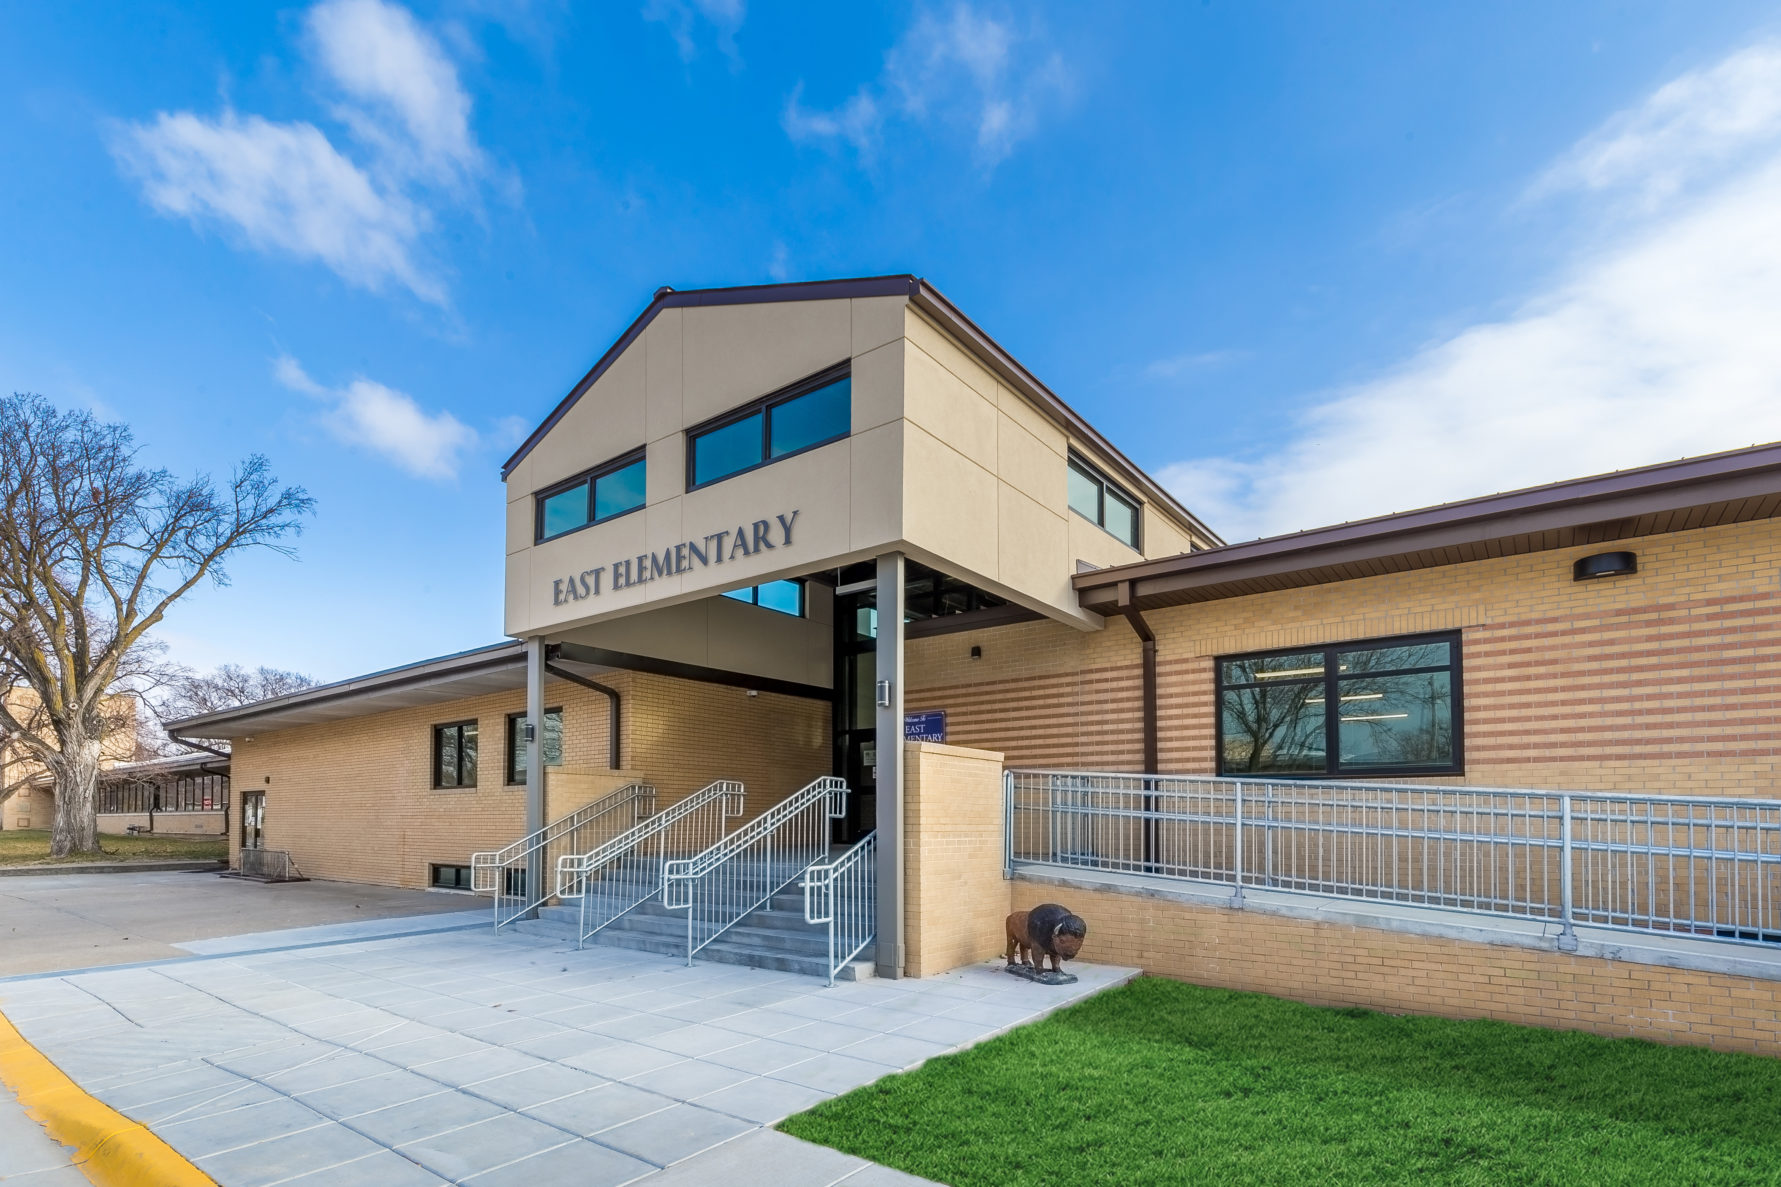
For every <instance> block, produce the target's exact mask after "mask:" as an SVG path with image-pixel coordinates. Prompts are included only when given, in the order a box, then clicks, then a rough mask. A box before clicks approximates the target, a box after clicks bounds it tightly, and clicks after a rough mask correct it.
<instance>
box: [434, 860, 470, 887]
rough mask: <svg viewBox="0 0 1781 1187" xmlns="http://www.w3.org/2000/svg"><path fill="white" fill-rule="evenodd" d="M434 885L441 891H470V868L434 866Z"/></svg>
mask: <svg viewBox="0 0 1781 1187" xmlns="http://www.w3.org/2000/svg"><path fill="white" fill-rule="evenodd" d="M432 870H433V885H434V886H437V887H438V888H439V889H441V890H469V889H470V867H469V866H434V867H432Z"/></svg>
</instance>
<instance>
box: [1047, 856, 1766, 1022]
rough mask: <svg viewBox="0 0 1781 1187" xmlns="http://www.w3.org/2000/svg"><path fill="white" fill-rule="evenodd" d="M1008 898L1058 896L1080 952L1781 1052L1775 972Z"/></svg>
mask: <svg viewBox="0 0 1781 1187" xmlns="http://www.w3.org/2000/svg"><path fill="white" fill-rule="evenodd" d="M1012 887H1013V902H1014V908H1015V909H1016V910H1030V909H1031V908H1033V907H1035V906H1037V905H1038V904H1040V903H1043V902H1061V903H1063V904H1065V905H1066V906H1068V907H1069V908H1070V909H1071V910H1072V911H1075V912H1076V913H1077V914H1078V915H1081V916H1082V917H1083V919H1084V920H1085V921H1087V923H1088V942H1087V943H1086V944H1085V945H1084V946H1083V949H1082V959H1084V960H1092V961H1094V962H1096V963H1097V964H1117V965H1128V966H1137V967H1140V968H1143V969H1144V970H1145V971H1146V972H1150V973H1156V974H1159V975H1161V976H1165V977H1174V978H1177V979H1179V980H1183V981H1191V982H1193V983H1194V984H1196V985H1216V986H1220V987H1222V988H1226V989H1244V990H1253V991H1255V992H1258V993H1269V994H1273V995H1275V996H1277V997H1286V998H1292V999H1294V1000H1297V1001H1302V1002H1309V1003H1311V1004H1312V1005H1319V1006H1363V1007H1366V1008H1367V1009H1373V1010H1385V1011H1388V1012H1392V1013H1406V1014H1433V1015H1437V1016H1439V1017H1443V1018H1495V1019H1497V1020H1499V1021H1502V1022H1516V1023H1521V1024H1523V1025H1527V1026H1545V1027H1551V1028H1554V1029H1558V1030H1586V1031H1592V1032H1594V1033H1596V1034H1603V1035H1616V1036H1629V1037H1634V1038H1643V1039H1653V1040H1656V1041H1658V1042H1664V1043H1684V1044H1690V1045H1695V1046H1702V1047H1716V1048H1721V1049H1729V1050H1737V1051H1754V1052H1758V1053H1760V1054H1765V1055H1781V981H1765V980H1759V979H1756V978H1752V977H1735V976H1728V975H1725V974H1721V973H1703V972H1694V971H1689V970H1684V969H1672V968H1663V967H1658V966H1654V965H1644V964H1633V963H1630V962H1625V961H1610V960H1603V959H1601V958H1599V957H1588V956H1573V955H1568V954H1566V953H1562V952H1550V951H1540V950H1538V949H1532V948H1512V947H1499V946H1496V945H1491V944H1479V943H1472V942H1469V941H1466V940H1445V939H1436V938H1432V937H1427V936H1414V935H1404V934H1400V933H1397V932H1387V931H1378V930H1374V929H1371V928H1361V927H1352V926H1347V925H1343V924H1334V923H1317V922H1311V921H1308V920H1298V919H1288V918H1283V917H1281V916H1278V915H1268V914H1264V913H1262V912H1259V911H1233V910H1229V909H1227V908H1221V907H1210V906H1206V907H1202V906H1196V905H1190V904H1186V903H1180V902H1173V901H1169V900H1164V899H1155V898H1143V897H1137V896H1133V895H1125V894H1117V893H1113V892H1110V891H1088V890H1077V889H1073V888H1067V887H1060V886H1047V885H1042V884H1038V883H1033V882H1027V881H1024V880H1022V879H1018V878H1017V879H1015V881H1014V882H1013V883H1012Z"/></svg>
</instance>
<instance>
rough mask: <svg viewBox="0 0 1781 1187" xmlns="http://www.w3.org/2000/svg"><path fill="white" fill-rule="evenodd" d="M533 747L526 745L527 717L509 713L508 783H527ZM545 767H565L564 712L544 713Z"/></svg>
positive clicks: (550, 710)
mask: <svg viewBox="0 0 1781 1187" xmlns="http://www.w3.org/2000/svg"><path fill="white" fill-rule="evenodd" d="M530 753H531V747H530V746H528V745H527V744H526V715H525V714H524V713H509V714H508V715H507V782H509V783H524V782H525V781H526V761H527V757H528V755H529V754H530ZM544 765H545V766H547V767H560V766H562V765H563V711H562V710H561V709H546V710H545V711H544Z"/></svg>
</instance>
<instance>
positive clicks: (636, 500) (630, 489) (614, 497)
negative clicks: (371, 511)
mask: <svg viewBox="0 0 1781 1187" xmlns="http://www.w3.org/2000/svg"><path fill="white" fill-rule="evenodd" d="M643 499H644V494H643V459H642V458H638V459H637V460H636V461H634V462H632V463H631V464H630V465H628V466H626V467H625V468H624V469H622V470H614V471H613V472H612V473H610V474H602V475H600V476H599V477H598V478H596V479H594V520H595V522H598V521H600V520H602V519H610V518H611V517H612V516H614V515H622V514H623V513H624V512H626V511H635V510H636V509H637V508H639V507H641V506H643ZM549 513H550V508H549V505H548V504H546V506H545V514H546V515H548V514H549Z"/></svg>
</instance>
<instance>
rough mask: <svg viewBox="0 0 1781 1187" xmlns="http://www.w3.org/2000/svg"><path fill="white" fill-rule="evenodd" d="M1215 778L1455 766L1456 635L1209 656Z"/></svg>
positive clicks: (1433, 770)
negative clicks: (1212, 661) (1213, 676)
mask: <svg viewBox="0 0 1781 1187" xmlns="http://www.w3.org/2000/svg"><path fill="white" fill-rule="evenodd" d="M1217 683H1218V770H1219V774H1221V775H1238V776H1241V775H1265V776H1288V777H1291V776H1299V777H1309V776H1318V775H1330V776H1350V775H1438V774H1458V773H1460V772H1461V771H1462V770H1463V766H1464V746H1463V738H1462V728H1461V699H1460V636H1459V633H1458V632H1457V631H1453V632H1445V633H1442V634H1432V635H1406V636H1402V637H1399V638H1392V639H1375V640H1368V641H1365V642H1355V643H1342V644H1337V645H1334V646H1329V647H1300V648H1295V649H1292V650H1287V651H1269V652H1261V653H1257V654H1253V655H1238V656H1224V657H1221V658H1220V659H1219V660H1218V661H1217Z"/></svg>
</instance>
